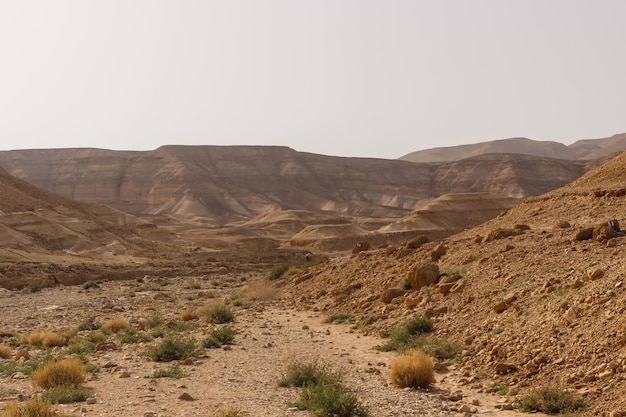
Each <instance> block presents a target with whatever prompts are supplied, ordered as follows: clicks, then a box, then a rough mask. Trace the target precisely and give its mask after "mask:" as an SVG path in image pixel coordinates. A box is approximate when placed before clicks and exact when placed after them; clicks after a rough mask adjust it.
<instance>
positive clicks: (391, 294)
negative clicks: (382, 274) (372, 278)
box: [380, 288, 404, 304]
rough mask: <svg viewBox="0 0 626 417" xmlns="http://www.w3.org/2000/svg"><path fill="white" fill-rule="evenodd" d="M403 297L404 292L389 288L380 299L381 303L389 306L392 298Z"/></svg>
mask: <svg viewBox="0 0 626 417" xmlns="http://www.w3.org/2000/svg"><path fill="white" fill-rule="evenodd" d="M403 295H404V290H401V289H400V288H389V289H386V290H385V291H384V292H383V294H382V296H381V297H380V299H381V301H382V302H383V303H385V304H389V303H390V302H391V300H393V299H394V298H397V297H401V296H403Z"/></svg>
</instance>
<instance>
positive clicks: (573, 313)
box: [563, 306, 582, 324]
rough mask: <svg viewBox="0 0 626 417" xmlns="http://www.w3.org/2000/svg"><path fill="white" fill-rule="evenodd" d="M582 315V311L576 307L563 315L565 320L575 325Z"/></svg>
mask: <svg viewBox="0 0 626 417" xmlns="http://www.w3.org/2000/svg"><path fill="white" fill-rule="evenodd" d="M581 315H582V311H581V310H580V308H578V307H576V306H572V307H570V308H568V309H567V311H566V312H565V314H564V315H563V318H564V319H565V320H566V321H567V322H568V323H569V324H574V323H576V322H577V321H578V319H579V318H580V316H581Z"/></svg>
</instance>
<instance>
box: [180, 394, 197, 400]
mask: <svg viewBox="0 0 626 417" xmlns="http://www.w3.org/2000/svg"><path fill="white" fill-rule="evenodd" d="M178 399H179V400H181V401H196V399H195V398H193V397H192V396H191V395H189V394H187V393H186V392H184V393H182V394H180V395H179V396H178Z"/></svg>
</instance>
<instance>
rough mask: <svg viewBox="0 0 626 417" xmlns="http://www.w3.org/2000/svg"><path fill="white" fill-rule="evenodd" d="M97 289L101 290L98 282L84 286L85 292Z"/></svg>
mask: <svg viewBox="0 0 626 417" xmlns="http://www.w3.org/2000/svg"><path fill="white" fill-rule="evenodd" d="M95 288H100V284H98V282H96V281H87V282H85V283H84V284H83V289H84V290H91V289H95Z"/></svg>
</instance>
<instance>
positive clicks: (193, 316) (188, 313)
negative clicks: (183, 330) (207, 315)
mask: <svg viewBox="0 0 626 417" xmlns="http://www.w3.org/2000/svg"><path fill="white" fill-rule="evenodd" d="M199 317H200V316H199V314H198V312H197V310H184V311H183V312H182V313H180V319H181V320H182V321H189V320H198V318H199Z"/></svg>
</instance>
